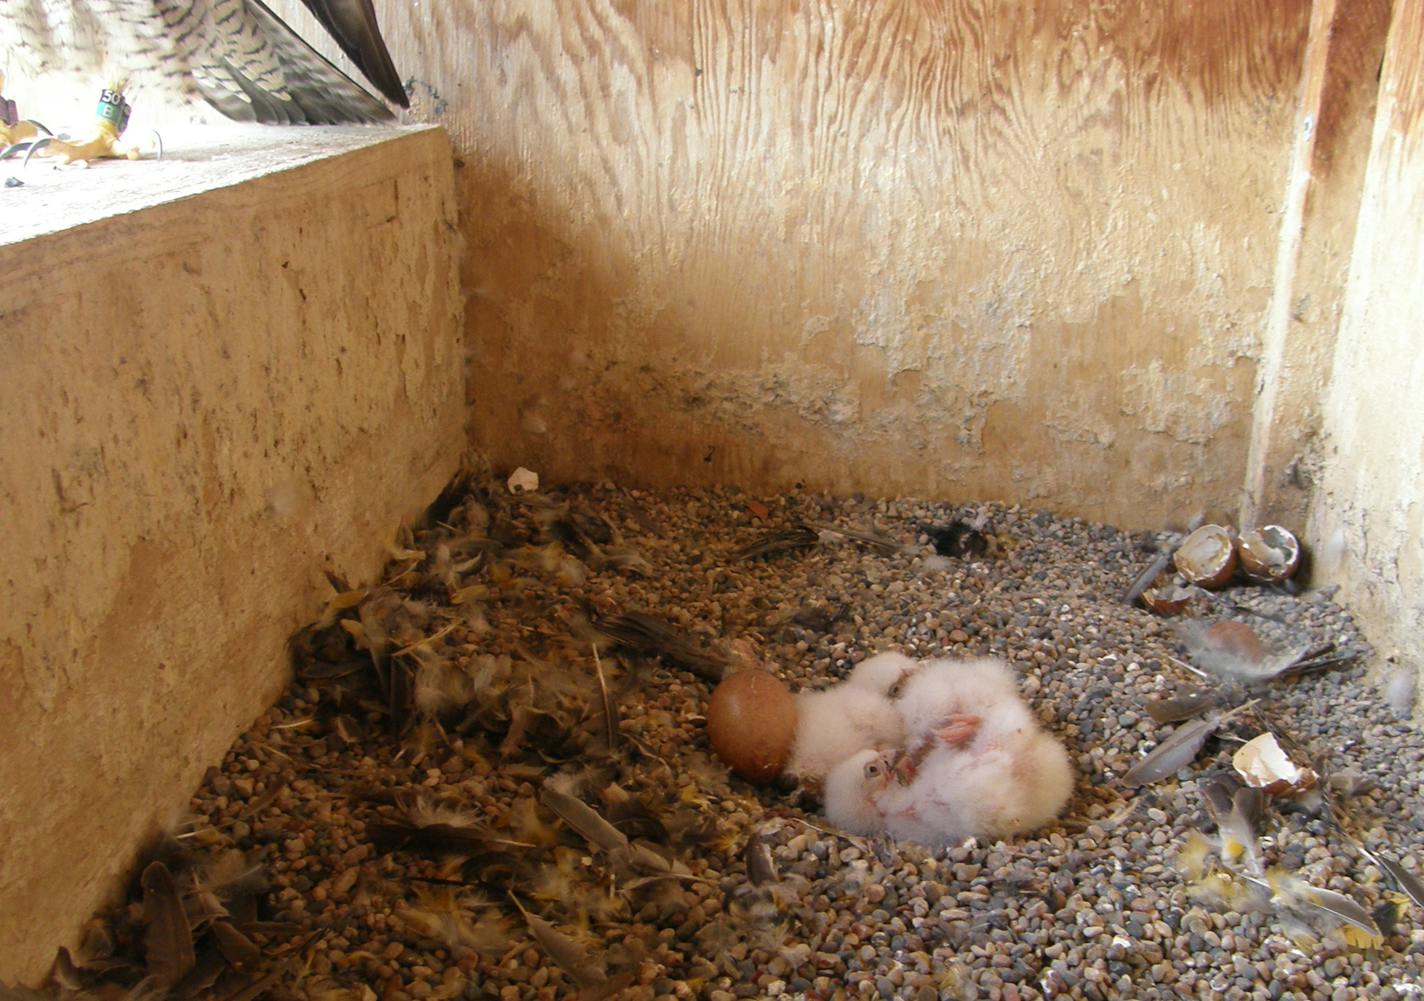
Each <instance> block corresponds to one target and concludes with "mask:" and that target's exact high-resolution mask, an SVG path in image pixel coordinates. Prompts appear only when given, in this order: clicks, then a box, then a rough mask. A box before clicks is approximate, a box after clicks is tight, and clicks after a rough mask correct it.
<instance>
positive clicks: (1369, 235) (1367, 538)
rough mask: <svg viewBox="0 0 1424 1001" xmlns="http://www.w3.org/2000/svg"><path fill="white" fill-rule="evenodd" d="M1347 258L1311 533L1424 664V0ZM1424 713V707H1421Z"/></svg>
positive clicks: (1374, 151)
mask: <svg viewBox="0 0 1424 1001" xmlns="http://www.w3.org/2000/svg"><path fill="white" fill-rule="evenodd" d="M1360 204H1361V208H1360V215H1359V222H1358V225H1357V226H1356V232H1355V243H1354V249H1353V254H1352V255H1351V258H1350V274H1349V282H1348V286H1347V288H1346V293H1345V299H1344V307H1343V311H1342V319H1341V322H1340V330H1339V339H1338V342H1337V344H1336V346H1335V359H1334V369H1333V373H1332V380H1331V385H1330V391H1329V394H1328V395H1327V396H1326V398H1325V400H1324V404H1323V408H1322V409H1323V411H1324V428H1325V434H1324V439H1325V440H1324V443H1323V445H1322V448H1321V455H1322V469H1321V471H1320V477H1319V483H1318V486H1317V489H1316V491H1315V496H1314V499H1313V503H1312V505H1311V538H1310V541H1311V543H1312V544H1313V545H1314V548H1315V551H1316V553H1317V554H1318V562H1319V563H1320V564H1322V565H1321V567H1320V569H1321V571H1322V572H1323V574H1324V575H1325V576H1326V579H1329V580H1335V581H1340V582H1341V583H1343V585H1344V592H1343V593H1344V597H1345V599H1346V600H1347V601H1348V602H1349V604H1350V608H1351V610H1352V611H1353V612H1355V614H1356V615H1357V616H1358V618H1359V619H1360V621H1361V623H1362V624H1363V625H1364V626H1365V628H1366V629H1367V630H1368V634H1369V636H1370V640H1371V642H1372V643H1373V644H1374V646H1375V648H1376V650H1377V651H1378V652H1379V654H1380V655H1381V657H1388V658H1389V659H1390V660H1392V661H1394V662H1395V664H1397V665H1398V666H1400V667H1403V668H1407V669H1410V670H1413V671H1414V672H1415V673H1416V674H1419V673H1422V672H1424V654H1421V650H1424V355H1421V353H1420V344H1421V334H1420V318H1421V317H1424V282H1421V281H1420V275H1421V273H1424V227H1421V226H1420V220H1421V219H1424V0H1398V2H1397V3H1396V4H1395V5H1394V13H1393V18H1392V22H1391V25H1390V31H1389V41H1388V45H1387V54H1386V56H1385V60H1384V65H1383V71H1382V74H1381V82H1380V90H1379V107H1378V111H1377V114H1376V116H1375V128H1374V133H1373V137H1372V146H1371V152H1370V159H1369V164H1368V166H1367V168H1366V171H1365V183H1364V190H1363V194H1362V197H1361V202H1360ZM1417 713H1418V710H1417V709H1416V716H1417Z"/></svg>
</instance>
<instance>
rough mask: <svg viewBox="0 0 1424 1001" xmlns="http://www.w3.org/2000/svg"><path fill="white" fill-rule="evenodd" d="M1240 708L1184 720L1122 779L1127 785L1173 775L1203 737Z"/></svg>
mask: <svg viewBox="0 0 1424 1001" xmlns="http://www.w3.org/2000/svg"><path fill="white" fill-rule="evenodd" d="M1239 711H1240V710H1233V711H1232V712H1230V713H1225V714H1219V715H1215V716H1208V717H1206V718H1204V719H1197V720H1193V721H1191V722H1190V723H1183V724H1182V725H1181V726H1179V727H1177V729H1175V730H1173V731H1172V732H1171V734H1170V735H1168V737H1167V738H1166V739H1165V740H1163V741H1162V742H1161V743H1160V744H1158V745H1157V746H1156V747H1154V748H1153V749H1152V750H1151V751H1149V752H1147V754H1146V755H1145V756H1144V757H1143V758H1142V760H1141V761H1139V762H1138V763H1137V764H1135V765H1133V766H1132V767H1131V768H1130V769H1128V771H1127V773H1126V774H1125V775H1123V777H1122V781H1123V782H1124V783H1126V784H1127V785H1130V786H1141V785H1147V784H1148V783H1150V782H1157V781H1160V780H1162V779H1165V778H1167V777H1168V776H1170V775H1175V774H1176V773H1177V772H1179V771H1180V770H1181V769H1183V768H1185V767H1187V765H1189V764H1191V763H1192V762H1193V761H1195V760H1196V756H1197V754H1198V753H1199V752H1200V751H1201V748H1202V745H1203V744H1204V743H1206V739H1207V738H1208V737H1210V736H1211V735H1212V734H1213V733H1215V732H1216V731H1217V730H1218V729H1219V728H1220V727H1221V725H1222V724H1223V723H1225V722H1226V721H1227V720H1228V719H1230V718H1231V716H1233V715H1235V713H1236V712H1239Z"/></svg>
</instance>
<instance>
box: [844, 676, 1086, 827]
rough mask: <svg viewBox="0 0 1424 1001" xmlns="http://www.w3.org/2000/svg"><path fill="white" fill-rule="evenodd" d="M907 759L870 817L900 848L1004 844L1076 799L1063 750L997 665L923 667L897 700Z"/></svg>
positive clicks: (873, 792)
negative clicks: (987, 841) (975, 840)
mask: <svg viewBox="0 0 1424 1001" xmlns="http://www.w3.org/2000/svg"><path fill="white" fill-rule="evenodd" d="M899 705H900V709H901V712H902V715H903V716H904V720H905V747H906V754H905V755H904V756H903V757H902V758H901V759H900V761H899V762H897V763H896V767H895V772H894V777H893V779H889V780H882V781H880V782H878V783H873V784H871V786H869V787H867V790H866V791H867V795H868V796H869V799H870V802H869V807H868V808H869V810H871V811H872V812H873V814H874V815H876V816H878V817H879V818H880V819H881V823H882V824H883V827H884V829H885V830H886V831H887V832H888V833H889V834H891V835H893V836H894V837H897V838H907V839H910V840H913V841H918V842H922V843H924V844H928V845H940V844H947V843H951V842H954V841H959V840H962V839H963V838H966V837H969V836H970V835H980V836H984V837H1004V836H1006V835H1009V834H1014V833H1018V832H1022V831H1027V830H1031V829H1033V828H1035V827H1038V826H1040V825H1042V824H1044V823H1047V822H1048V821H1049V820H1051V819H1052V818H1053V817H1054V816H1056V815H1057V814H1058V812H1059V811H1060V810H1061V809H1062V808H1063V806H1064V804H1065V803H1066V802H1067V801H1068V797H1069V795H1070V794H1071V793H1072V789H1073V772H1072V767H1071V765H1070V764H1069V761H1068V754H1067V752H1066V751H1065V750H1064V748H1063V745H1062V744H1061V743H1060V742H1059V741H1058V740H1057V739H1056V738H1055V737H1053V736H1052V735H1051V734H1049V733H1047V732H1045V731H1044V730H1043V728H1042V727H1041V726H1040V725H1039V723H1038V720H1037V718H1036V717H1035V716H1034V715H1033V713H1032V712H1031V711H1030V710H1029V708H1028V706H1027V705H1026V704H1025V703H1024V701H1023V699H1022V697H1021V696H1020V695H1019V690H1018V684H1017V681H1016V679H1015V677H1014V674H1013V670H1012V669H1011V668H1010V667H1009V666H1008V665H1007V664H1005V663H1004V662H1002V661H999V660H992V659H980V660H968V661H953V660H939V661H933V662H931V663H929V664H926V665H924V667H923V668H921V670H920V671H919V672H918V673H917V674H916V675H915V676H914V677H913V678H911V679H910V680H909V681H908V682H907V683H906V685H905V687H904V690H903V692H902V694H901V697H900V702H899Z"/></svg>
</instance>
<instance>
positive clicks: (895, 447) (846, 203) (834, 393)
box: [381, 0, 1310, 524]
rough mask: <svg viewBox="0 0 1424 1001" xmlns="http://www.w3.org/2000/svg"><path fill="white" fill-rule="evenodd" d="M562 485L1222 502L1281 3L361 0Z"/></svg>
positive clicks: (1273, 114)
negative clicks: (448, 194)
mask: <svg viewBox="0 0 1424 1001" xmlns="http://www.w3.org/2000/svg"><path fill="white" fill-rule="evenodd" d="M381 13H382V16H383V25H384V28H385V31H386V34H387V36H388V38H390V40H391V43H392V48H393V51H394V52H395V54H396V58H397V62H398V63H400V64H401V65H403V66H406V67H409V70H408V75H409V76H410V79H411V92H412V96H413V102H414V113H415V114H416V115H417V116H430V117H435V118H437V119H438V120H440V121H442V122H443V123H445V124H446V125H447V127H448V128H449V129H450V130H451V132H452V135H453V137H454V140H455V145H456V147H457V150H458V153H459V156H460V164H459V170H458V185H459V190H460V196H461V199H462V204H463V207H464V226H465V231H466V237H467V240H468V253H467V256H466V259H465V264H464V280H465V284H466V290H467V294H468V295H469V297H470V299H469V302H470V309H469V312H468V321H467V322H468V329H469V333H470V343H471V351H472V358H471V362H472V370H471V374H472V378H471V385H472V387H473V389H472V395H473V398H472V401H471V403H472V411H473V416H474V421H473V424H472V428H473V434H474V438H475V441H476V443H477V444H479V445H481V446H482V447H484V448H486V449H487V450H489V451H490V452H491V453H492V454H493V456H494V457H495V458H496V460H497V461H501V462H505V463H516V462H518V463H523V464H526V465H530V466H534V467H537V468H539V469H540V471H541V472H543V473H544V474H545V475H546V476H550V477H552V478H555V479H567V478H597V477H603V476H610V477H612V478H615V479H618V480H620V481H623V482H630V483H645V484H666V483H679V482H681V483H685V482H736V483H740V484H742V485H744V486H748V487H752V488H755V489H767V490H770V489H777V488H782V487H787V486H791V485H793V484H796V483H802V484H805V485H806V486H809V487H820V488H826V489H831V490H836V491H842V492H844V491H852V490H864V491H867V492H872V493H880V494H896V493H916V494H924V495H934V496H943V497H950V498H965V499H968V498H976V497H994V498H1000V499H1006V500H1016V501H1021V502H1024V503H1031V504H1038V505H1041V506H1046V507H1052V508H1055V509H1058V510H1062V511H1068V512H1073V513H1079V514H1085V515H1090V516H1093V517H1098V518H1104V519H1109V520H1115V521H1119V522H1122V523H1130V524H1152V523H1156V522H1159V521H1162V520H1170V519H1172V518H1176V517H1184V516H1186V515H1189V514H1190V513H1191V511H1186V512H1185V514H1184V513H1183V509H1184V508H1191V509H1193V510H1196V509H1200V508H1229V507H1234V504H1235V501H1236V496H1237V492H1238V491H1239V487H1240V483H1241V478H1242V470H1243V465H1244V462H1245V455H1246V451H1247V446H1248V436H1249V434H1250V408H1251V397H1252V392H1253V386H1254V383H1255V380H1256V378H1257V370H1256V360H1257V358H1258V357H1259V354H1260V345H1261V338H1262V331H1263V324H1264V320H1265V316H1266V311H1267V309H1268V307H1269V303H1270V301H1271V295H1272V287H1273V275H1274V268H1275V255H1276V248H1277V242H1278V235H1279V234H1278V230H1279V213H1280V210H1281V208H1282V205H1283V200H1284V191H1285V189H1284V182H1285V171H1286V168H1287V161H1288V155H1289V152H1290V149H1291V139H1292V122H1293V118H1294V115H1295V110H1296V106H1297V99H1298V89H1299V81H1300V78H1301V67H1302V57H1303V54H1304V50H1305V44H1306V38H1307V34H1308V27H1309V19H1310V8H1309V7H1308V6H1305V5H1281V4H1271V3H1267V2H1247V3H1240V4H1231V5H1226V6H1224V7H1223V6H1219V5H1213V6H1208V5H1168V6H1167V7H1166V8H1165V9H1161V10H1159V9H1156V8H1155V7H1152V6H1151V5H1139V4H1131V3H1103V4H1094V5H1084V4H1080V3H1074V2H1069V0H1062V2H1055V3H1049V4H1027V3H1024V4H1007V5H1005V4H991V3H987V2H983V0H966V2H958V3H916V4H903V3H890V2H868V3H857V4H840V3H830V2H775V3H770V2H735V0H695V2H691V3H686V4H675V5H668V4H652V3H611V2H606V0H580V2H577V3H572V4H558V3H553V2H543V3H513V2H508V3H502V2H494V3H480V4H473V3H455V4H446V5H439V6H438V7H437V6H431V5H425V6H421V7H415V6H410V7H406V5H385V6H384V7H382V8H381Z"/></svg>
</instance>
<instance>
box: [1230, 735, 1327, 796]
mask: <svg viewBox="0 0 1424 1001" xmlns="http://www.w3.org/2000/svg"><path fill="white" fill-rule="evenodd" d="M1231 764H1232V767H1234V768H1235V769H1236V772H1237V774H1238V775H1240V776H1241V778H1242V780H1243V781H1245V783H1246V784H1247V785H1249V786H1253V787H1255V788H1257V789H1262V790H1264V791H1266V792H1268V793H1271V794H1273V795H1280V794H1281V793H1286V792H1300V791H1302V790H1305V789H1309V788H1310V787H1311V786H1313V785H1315V781H1316V778H1317V776H1316V774H1315V772H1313V771H1311V770H1310V769H1309V768H1302V767H1300V766H1299V765H1297V764H1296V763H1295V762H1294V761H1292V760H1291V759H1290V755H1288V754H1286V752H1285V751H1284V750H1282V749H1281V745H1280V743H1279V742H1277V740H1276V735H1275V734H1274V733H1270V732H1267V733H1263V734H1261V735H1260V736H1259V737H1255V738H1253V739H1251V740H1248V741H1247V742H1246V743H1245V744H1243V745H1242V746H1241V747H1240V748H1239V749H1238V750H1237V751H1236V753H1235V754H1233V755H1232V756H1231Z"/></svg>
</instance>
